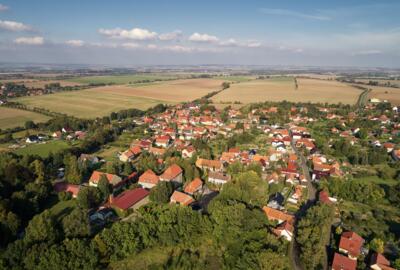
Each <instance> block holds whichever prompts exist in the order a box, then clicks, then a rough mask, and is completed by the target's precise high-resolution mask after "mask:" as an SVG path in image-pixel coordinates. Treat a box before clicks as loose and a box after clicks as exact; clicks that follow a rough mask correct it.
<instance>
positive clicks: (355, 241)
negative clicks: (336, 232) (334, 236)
mask: <svg viewBox="0 0 400 270" xmlns="http://www.w3.org/2000/svg"><path fill="white" fill-rule="evenodd" d="M364 242H365V240H364V239H363V238H362V237H361V236H359V235H358V234H357V233H355V232H351V231H349V232H344V233H342V236H341V237H340V242H339V251H340V252H341V253H343V254H346V255H348V257H349V258H350V259H352V260H357V257H358V256H359V255H360V254H361V248H362V246H363V245H364Z"/></svg>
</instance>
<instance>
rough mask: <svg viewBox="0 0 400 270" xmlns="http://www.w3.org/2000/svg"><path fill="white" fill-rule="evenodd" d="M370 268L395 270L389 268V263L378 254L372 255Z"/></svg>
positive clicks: (374, 269)
mask: <svg viewBox="0 0 400 270" xmlns="http://www.w3.org/2000/svg"><path fill="white" fill-rule="evenodd" d="M370 268H371V269H373V270H395V268H392V267H390V262H389V261H388V260H387V259H386V258H385V257H384V256H383V255H382V254H380V253H374V254H372V256H371V263H370Z"/></svg>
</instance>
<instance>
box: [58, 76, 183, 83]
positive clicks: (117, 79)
mask: <svg viewBox="0 0 400 270" xmlns="http://www.w3.org/2000/svg"><path fill="white" fill-rule="evenodd" d="M177 78H178V76H177V75H173V74H171V75H170V74H132V75H111V76H86V77H76V78H71V79H67V80H66V81H69V82H74V83H82V84H90V83H105V84H134V83H137V82H141V81H151V82H153V81H159V80H172V79H177Z"/></svg>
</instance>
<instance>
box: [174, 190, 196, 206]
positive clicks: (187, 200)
mask: <svg viewBox="0 0 400 270" xmlns="http://www.w3.org/2000/svg"><path fill="white" fill-rule="evenodd" d="M171 202H173V203H179V204H181V205H189V204H191V203H192V202H194V199H193V198H192V197H191V196H189V195H187V194H185V193H183V192H179V191H176V190H175V191H174V193H172V196H171Z"/></svg>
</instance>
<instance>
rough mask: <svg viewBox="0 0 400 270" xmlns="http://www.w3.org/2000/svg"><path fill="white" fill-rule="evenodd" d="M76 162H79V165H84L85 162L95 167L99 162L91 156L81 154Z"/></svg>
mask: <svg viewBox="0 0 400 270" xmlns="http://www.w3.org/2000/svg"><path fill="white" fill-rule="evenodd" d="M78 161H79V162H80V163H86V162H87V164H88V165H89V166H93V165H96V164H97V163H99V162H100V160H99V158H98V157H96V156H93V155H88V154H81V155H80V156H79V158H78Z"/></svg>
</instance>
